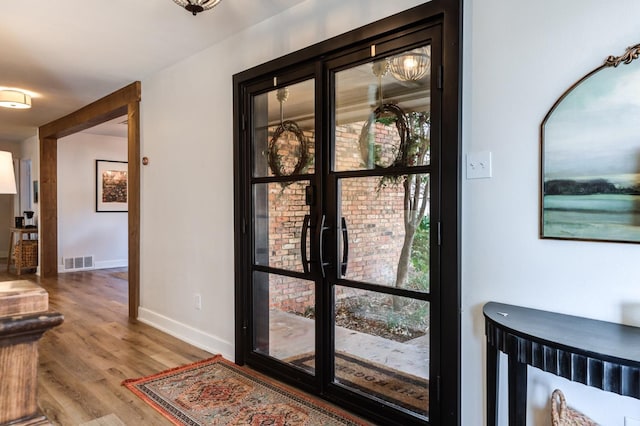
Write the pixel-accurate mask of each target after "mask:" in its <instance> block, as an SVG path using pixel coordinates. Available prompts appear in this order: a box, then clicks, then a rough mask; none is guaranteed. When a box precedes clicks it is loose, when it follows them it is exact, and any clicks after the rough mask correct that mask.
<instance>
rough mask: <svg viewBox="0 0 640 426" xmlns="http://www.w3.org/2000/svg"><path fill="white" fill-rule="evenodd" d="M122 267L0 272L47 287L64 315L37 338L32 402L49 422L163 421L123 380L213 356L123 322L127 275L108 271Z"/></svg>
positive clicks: (3, 277) (1, 276) (69, 425)
mask: <svg viewBox="0 0 640 426" xmlns="http://www.w3.org/2000/svg"><path fill="white" fill-rule="evenodd" d="M123 270H124V269H109V270H96V271H84V272H71V273H65V274H59V275H58V277H57V278H44V279H40V278H39V277H37V276H35V275H30V274H27V275H23V276H21V277H16V276H15V275H10V274H7V273H0V281H7V280H15V279H29V280H32V281H34V282H37V283H38V284H40V285H41V286H42V287H44V288H45V289H46V290H47V291H48V292H49V308H50V310H52V311H57V312H60V313H62V314H63V315H64V317H65V321H64V322H63V323H62V325H60V326H59V327H56V328H54V329H52V330H49V331H48V332H46V333H45V335H44V337H43V338H42V339H41V340H40V343H39V369H38V406H39V407H40V410H41V411H42V413H43V414H44V415H46V416H47V417H48V419H49V421H51V422H52V423H53V424H54V425H63V426H78V425H83V424H87V423H88V424H89V425H92V426H97V425H119V424H126V425H164V424H167V425H169V424H171V422H169V421H168V420H166V419H165V418H164V417H162V416H161V415H160V414H159V413H157V412H156V411H155V410H154V409H153V408H151V407H150V406H149V405H147V404H146V403H144V402H143V401H142V400H141V399H140V398H138V397H137V396H135V395H134V394H133V393H132V392H130V391H129V390H127V389H126V388H125V387H123V386H122V385H121V383H122V381H123V380H125V379H130V378H138V377H142V376H146V375H149V374H153V373H157V372H160V371H163V370H166V369H168V368H173V367H177V366H180V365H184V364H188V363H191V362H194V361H198V360H201V359H205V358H210V357H212V356H213V354H211V353H209V352H207V351H203V350H201V349H198V348H196V347H194V346H192V345H189V344H187V343H185V342H182V341H181V340H179V339H176V338H175V337H172V336H170V335H168V334H165V333H163V332H161V331H159V330H157V329H155V328H153V327H150V326H148V325H146V324H142V323H139V322H131V321H129V319H128V301H127V297H128V296H127V295H128V285H127V282H126V281H124V280H122V279H121V278H118V277H117V276H114V275H112V274H113V273H116V272H122V271H123ZM109 422H111V423H109ZM118 422H120V423H118Z"/></svg>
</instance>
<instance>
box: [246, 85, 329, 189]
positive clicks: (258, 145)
mask: <svg viewBox="0 0 640 426" xmlns="http://www.w3.org/2000/svg"><path fill="white" fill-rule="evenodd" d="M314 90H315V83H314V80H306V81H303V82H301V83H296V84H292V85H290V86H286V87H282V88H279V89H276V90H272V91H270V92H267V93H263V94H261V95H258V96H255V97H254V98H253V110H254V114H253V135H254V138H253V176H254V177H265V176H278V177H281V176H297V175H303V174H313V173H314V172H315V165H314V155H315V151H316V150H315V111H314V108H315V102H314Z"/></svg>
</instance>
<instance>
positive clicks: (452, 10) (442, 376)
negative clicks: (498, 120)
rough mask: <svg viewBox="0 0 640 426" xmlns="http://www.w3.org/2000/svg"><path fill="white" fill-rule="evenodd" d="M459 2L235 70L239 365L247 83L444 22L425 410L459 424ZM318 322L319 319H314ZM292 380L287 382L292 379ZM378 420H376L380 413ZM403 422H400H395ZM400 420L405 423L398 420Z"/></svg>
mask: <svg viewBox="0 0 640 426" xmlns="http://www.w3.org/2000/svg"><path fill="white" fill-rule="evenodd" d="M460 16H461V1H460V0H433V1H431V2H429V3H425V4H423V5H420V6H417V7H415V8H413V9H410V10H408V11H405V12H401V13H399V14H396V15H393V16H391V17H388V18H385V19H383V20H380V21H377V22H374V23H372V24H369V25H367V26H364V27H361V28H358V29H355V30H353V31H350V32H348V33H346V34H343V35H341V36H337V37H334V38H332V39H330V40H327V41H324V42H321V43H319V44H316V45H313V46H310V47H308V48H305V49H302V50H300V51H298V52H294V53H291V54H288V55H286V56H284V57H281V58H279V59H275V60H273V61H270V62H268V63H266V64H263V65H259V66H257V67H254V68H251V69H249V70H247V71H244V72H241V73H239V74H236V75H234V77H233V90H234V175H235V180H234V193H235V196H234V207H235V223H234V230H235V240H236V243H235V277H236V278H235V282H236V288H235V291H236V297H235V300H236V302H235V308H236V309H235V312H236V332H235V347H236V354H235V359H236V363H238V364H241V365H242V364H245V363H246V362H248V360H247V357H246V354H247V353H248V351H249V349H250V348H249V347H248V345H247V330H248V328H249V324H248V323H247V318H248V315H247V313H248V312H247V311H248V306H249V305H248V303H249V302H248V298H249V295H248V294H246V285H245V283H246V282H247V281H246V280H247V279H248V277H247V276H246V275H247V273H246V262H245V261H244V260H245V259H251V252H250V248H251V247H250V244H246V243H244V240H245V238H246V235H247V232H246V230H247V229H248V228H249V227H250V223H251V218H250V213H251V212H247V211H246V210H245V206H250V205H251V199H250V197H251V194H250V193H247V192H249V191H245V190H244V188H246V185H247V182H246V175H247V173H246V170H245V168H246V164H245V162H244V160H243V158H245V156H246V155H247V154H246V152H245V150H246V146H244V145H243V144H244V143H245V141H246V140H248V137H247V135H248V132H249V125H248V122H247V120H248V117H247V115H246V111H250V110H251V109H250V105H247V102H248V101H247V96H246V90H247V86H248V85H250V84H252V83H253V82H255V81H256V79H263V78H264V76H265V75H269V74H274V73H276V72H278V71H282V70H287V69H290V68H292V67H294V66H300V65H302V64H305V63H307V64H308V63H313V62H315V61H316V60H317V59H318V58H321V57H327V56H329V55H339V54H341V53H345V52H348V51H349V49H353V48H356V47H358V48H361V47H362V45H364V44H366V43H368V42H372V41H373V40H379V39H381V38H382V37H392V36H398V37H399V36H401V35H402V34H403V32H406V31H409V32H410V31H414V30H415V27H417V26H420V25H431V24H433V23H434V22H439V23H440V24H442V26H443V34H442V37H443V39H442V45H443V67H442V70H441V73H440V75H439V76H438V78H439V79H441V85H442V88H443V92H442V110H441V111H442V126H441V135H440V137H441V140H440V146H441V147H442V150H441V155H440V158H439V161H440V170H441V176H442V182H441V199H440V206H441V212H440V214H441V221H440V224H439V226H440V229H439V234H440V235H442V239H441V244H440V253H441V259H442V261H441V264H440V273H441V282H442V285H441V291H440V294H439V295H438V297H439V300H440V301H441V303H440V306H442V309H441V310H439V311H437V312H432V315H438V316H439V318H440V323H441V325H442V326H441V327H440V328H439V329H434V330H431V333H432V334H433V335H434V339H435V340H436V341H440V342H446V345H445V344H442V345H441V348H440V351H439V353H438V359H439V360H440V361H439V363H440V369H439V371H437V372H434V371H432V373H431V378H430V380H435V381H436V389H438V392H437V395H436V396H435V397H434V398H433V399H432V401H437V406H438V409H437V410H436V411H435V412H433V413H431V412H430V422H429V423H430V424H451V425H459V424H460V386H461V385H460V365H461V361H460V360H461V344H460V336H461V331H460V327H461V319H460V293H461V290H460V175H461V172H460V170H461V166H460V165H461V142H460V141H461V139H460V110H461V105H460V96H461V92H460V79H461V71H460V69H461V64H460V57H461V46H460V41H461V36H460V30H461V28H460V27H461V18H460ZM318 320H321V319H320V318H318ZM259 367H261V368H263V369H264V370H266V371H267V372H268V373H269V374H272V375H274V376H276V377H278V378H280V379H283V380H286V375H283V374H282V372H280V371H279V370H278V369H273V368H270V367H269V366H268V365H266V364H265V365H259ZM290 381H291V380H290ZM294 382H296V383H295V384H296V385H297V386H299V387H302V388H305V389H307V390H312V391H313V390H314V389H313V388H315V387H316V384H306V385H305V384H304V383H300V382H299V381H296V380H295V379H294ZM338 402H339V403H340V402H342V404H343V405H346V406H347V408H351V409H353V410H354V411H356V412H359V413H361V414H363V415H366V416H369V417H371V418H373V419H376V412H375V411H376V410H375V409H374V407H363V406H359V405H358V404H352V405H349V404H348V403H347V404H345V401H338ZM378 419H380V418H379V417H378ZM399 421H400V422H402V421H403V420H402V419H399ZM398 424H406V423H398Z"/></svg>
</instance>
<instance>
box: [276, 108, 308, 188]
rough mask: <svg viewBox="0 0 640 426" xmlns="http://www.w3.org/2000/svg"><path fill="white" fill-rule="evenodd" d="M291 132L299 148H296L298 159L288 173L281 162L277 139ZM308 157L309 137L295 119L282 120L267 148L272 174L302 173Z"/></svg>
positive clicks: (288, 174) (289, 174)
mask: <svg viewBox="0 0 640 426" xmlns="http://www.w3.org/2000/svg"><path fill="white" fill-rule="evenodd" d="M285 132H290V133H292V134H293V135H294V136H295V138H296V140H297V141H298V143H299V144H300V149H299V150H298V161H297V162H296V164H295V167H294V168H293V170H292V171H291V172H290V173H287V171H286V170H285V167H284V165H283V164H282V155H281V154H280V152H279V150H280V144H279V143H278V141H279V140H280V137H281V136H282V135H283V134H284V133H285ZM309 162H310V157H309V139H308V138H307V137H306V136H305V135H304V133H303V132H302V130H301V129H300V126H298V124H297V123H296V122H295V121H292V120H286V121H283V122H282V123H281V124H280V125H279V126H278V127H277V128H276V130H275V132H274V133H273V136H272V137H271V140H270V141H269V148H268V149H267V163H268V164H269V169H271V173H273V175H274V176H279V177H280V176H291V175H298V174H301V173H303V172H304V171H305V170H306V169H307V167H308V166H309Z"/></svg>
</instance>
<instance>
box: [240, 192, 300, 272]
mask: <svg viewBox="0 0 640 426" xmlns="http://www.w3.org/2000/svg"><path fill="white" fill-rule="evenodd" d="M308 185H309V181H307V180H305V181H299V182H274V183H260V184H255V185H254V187H253V189H254V190H253V199H254V218H253V223H254V230H253V232H254V235H255V238H254V241H255V243H254V247H253V248H254V263H255V264H256V265H263V266H270V267H272V268H280V269H286V270H288V271H297V272H303V271H304V265H303V262H304V259H303V256H304V255H305V254H306V256H307V259H308V256H309V255H308V253H309V237H308V232H307V233H306V232H305V231H306V229H305V227H307V229H308V226H309V225H310V223H309V221H310V218H309V213H310V212H309V206H307V205H306V204H305V188H306V187H307V186H308ZM305 218H306V221H305ZM305 234H306V235H305Z"/></svg>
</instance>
